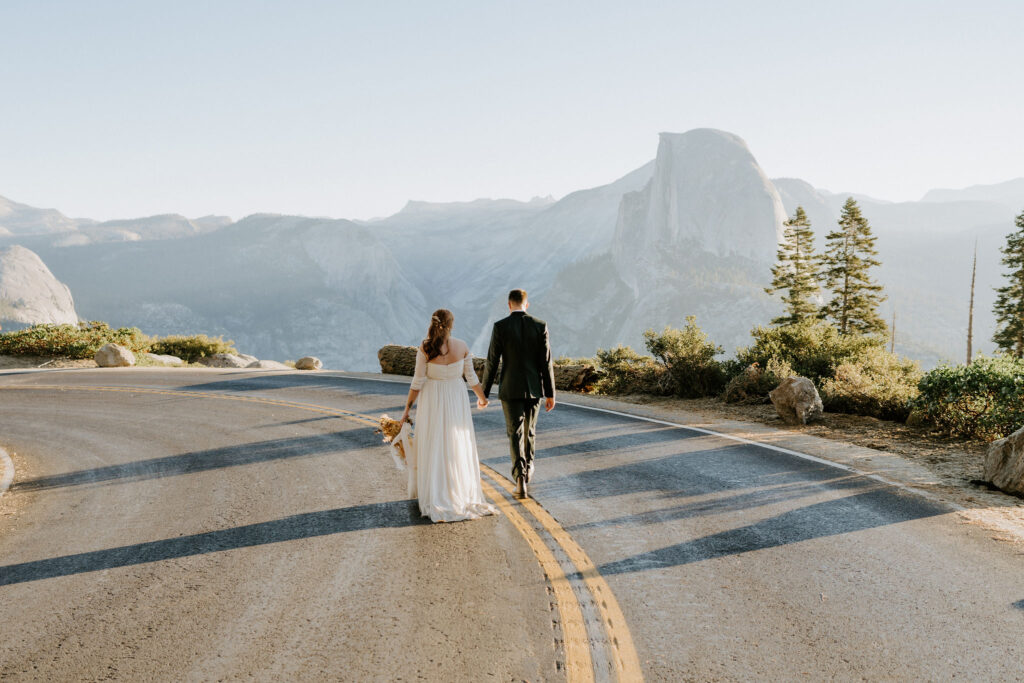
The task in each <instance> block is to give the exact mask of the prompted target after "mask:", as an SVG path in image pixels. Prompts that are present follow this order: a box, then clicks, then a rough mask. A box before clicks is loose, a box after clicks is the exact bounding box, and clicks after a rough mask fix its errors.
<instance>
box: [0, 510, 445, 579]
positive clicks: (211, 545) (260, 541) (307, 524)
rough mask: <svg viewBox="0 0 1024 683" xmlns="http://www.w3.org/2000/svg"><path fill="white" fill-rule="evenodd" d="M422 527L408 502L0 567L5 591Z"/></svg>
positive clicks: (312, 514)
mask: <svg viewBox="0 0 1024 683" xmlns="http://www.w3.org/2000/svg"><path fill="white" fill-rule="evenodd" d="M420 524H423V525H427V524H430V522H429V520H426V519H424V518H422V517H420V515H419V510H418V508H417V506H416V503H415V502H413V501H408V500H395V501H390V502H387V503H372V504H369V505H356V506H353V507H348V508H338V509H335V510H323V511H320V512H307V513H303V514H300V515H292V516H290V517H284V518H282V519H277V520H274V521H271V522H260V523H258V524H249V525H246V526H240V527H235V528H233V529H222V530H220V531H208V532H206V533H202V534H193V535H191V536H181V537H178V538H168V539H165V540H162V541H150V542H148V543H136V544H134V545H126V546H121V547H119V548H109V549H106V550H94V551H92V552H87V553H78V554H76V555H65V556H63V557H53V558H49V559H46V560H36V561H34V562H23V563H21V564H11V565H7V566H6V567H0V586H6V585H10V584H15V583H25V582H28V581H39V580H41V579H50V578H54V577H58V576H69V575H72V574H82V573H85V572H94V571H99V570H102V569H113V568H115V567H128V566H132V565H137V564H145V563H148V562H159V561H160V560H169V559H173V558H178V557H188V556H190V555H203V554H205V553H215V552H220V551H222V550H233V549H235V548H248V547H252V546H257V545H266V544H268V543H279V542H281V541H293V540H297V539H303V538H313V537H316V536H327V535H330V534H339V533H344V532H347V531H362V530H366V529H384V528H397V527H408V526H417V525H420Z"/></svg>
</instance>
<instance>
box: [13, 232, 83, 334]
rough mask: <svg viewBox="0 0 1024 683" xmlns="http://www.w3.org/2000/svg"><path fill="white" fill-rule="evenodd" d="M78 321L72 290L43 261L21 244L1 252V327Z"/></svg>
mask: <svg viewBox="0 0 1024 683" xmlns="http://www.w3.org/2000/svg"><path fill="white" fill-rule="evenodd" d="M77 322H78V314H77V313H76V312H75V302H74V301H73V300H72V298H71V290H69V289H68V288H67V286H66V285H64V284H63V283H61V282H59V281H58V280H57V278H55V277H54V276H53V273H51V272H50V269H49V268H47V267H46V264H45V263H43V261H42V259H40V258H39V257H38V256H37V255H36V254H35V253H34V252H32V251H30V250H28V249H26V248H25V247H20V246H17V245H15V246H13V247H8V248H7V249H0V325H2V326H3V327H4V329H7V330H15V329H20V328H24V327H28V326H30V325H38V324H41V323H46V324H57V325H60V324H69V325H74V324H75V323H77Z"/></svg>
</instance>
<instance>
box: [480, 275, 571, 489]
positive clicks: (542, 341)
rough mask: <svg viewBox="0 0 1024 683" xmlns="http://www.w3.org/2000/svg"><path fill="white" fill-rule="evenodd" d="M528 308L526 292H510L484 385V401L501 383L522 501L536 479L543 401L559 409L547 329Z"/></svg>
mask: <svg viewBox="0 0 1024 683" xmlns="http://www.w3.org/2000/svg"><path fill="white" fill-rule="evenodd" d="M529 306H530V302H529V301H527V299H526V292H525V291H523V290H522V289H513V290H512V291H511V292H509V293H508V309H509V316H508V317H507V318H503V319H501V320H499V321H498V322H496V323H494V330H493V331H492V332H491V346H490V348H489V350H488V351H487V365H486V368H485V370H484V378H483V382H482V384H483V385H484V386H483V391H484V396H485V397H486V396H488V395H489V394H490V393H491V385H492V384H493V383H494V382H495V380H497V382H498V398H500V399H501V407H502V410H503V411H504V413H505V427H506V428H507V430H508V440H509V451H510V452H511V454H512V478H513V479H515V482H516V495H517V496H519V497H525V496H526V495H527V490H526V485H527V483H529V481H530V476H531V475H532V474H533V454H534V442H535V440H536V436H537V415H538V414H539V413H540V399H541V398H543V399H544V403H545V406H544V408H545V410H547V411H550V410H551V409H553V408H554V407H555V369H554V366H553V365H552V363H551V345H550V343H549V342H548V324H547V323H546V322H544V321H543V320H538V319H537V318H534V317H533V316H531V315H527V314H526V309H527V308H529ZM499 362H500V363H501V368H500V372H499V367H498V364H499Z"/></svg>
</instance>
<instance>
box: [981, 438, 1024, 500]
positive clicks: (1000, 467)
mask: <svg viewBox="0 0 1024 683" xmlns="http://www.w3.org/2000/svg"><path fill="white" fill-rule="evenodd" d="M982 478H983V479H984V480H985V481H987V482H991V483H992V485H993V486H995V487H996V488H998V489H1000V490H1002V491H1005V492H1007V493H1012V494H1015V495H1018V496H1024V427H1022V428H1020V429H1018V430H1017V431H1015V432H1014V433H1013V434H1011V435H1010V436H1008V437H1006V438H1005V439H999V440H998V441H993V442H992V444H991V445H990V446H989V447H988V453H987V454H986V455H985V467H984V470H983V472H982Z"/></svg>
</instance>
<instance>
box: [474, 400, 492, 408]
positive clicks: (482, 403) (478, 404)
mask: <svg viewBox="0 0 1024 683" xmlns="http://www.w3.org/2000/svg"><path fill="white" fill-rule="evenodd" d="M490 404H491V402H490V401H488V400H487V399H486V398H478V399H477V400H476V407H477V408H479V409H480V410H483V409H484V408H486V407H487V406H489V405H490Z"/></svg>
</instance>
